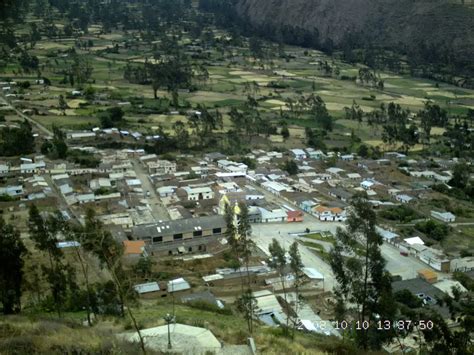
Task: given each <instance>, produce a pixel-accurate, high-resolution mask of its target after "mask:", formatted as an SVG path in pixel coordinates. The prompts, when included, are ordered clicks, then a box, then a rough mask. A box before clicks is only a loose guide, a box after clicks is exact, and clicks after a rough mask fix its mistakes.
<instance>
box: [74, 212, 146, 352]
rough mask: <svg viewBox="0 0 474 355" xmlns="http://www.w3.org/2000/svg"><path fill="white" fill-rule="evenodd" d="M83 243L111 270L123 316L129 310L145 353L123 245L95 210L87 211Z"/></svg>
mask: <svg viewBox="0 0 474 355" xmlns="http://www.w3.org/2000/svg"><path fill="white" fill-rule="evenodd" d="M83 243H84V248H85V249H86V250H88V251H90V252H91V253H93V254H94V255H96V256H97V258H98V259H99V261H100V262H101V264H102V265H103V266H105V267H106V268H107V270H108V271H109V273H110V275H111V277H112V281H113V283H114V285H115V289H116V292H117V295H118V297H119V299H120V304H121V314H122V316H123V315H124V312H125V309H126V310H127V313H128V315H129V317H130V320H131V321H132V324H133V327H134V328H135V330H136V332H137V334H138V338H139V340H140V347H141V350H142V352H143V354H146V348H145V342H144V338H143V336H142V333H141V332H140V327H139V326H138V323H137V320H136V318H135V316H134V314H133V311H132V308H131V307H130V305H128V298H129V297H131V295H132V291H131V285H130V282H129V281H128V280H127V277H126V275H125V272H124V270H123V265H122V256H123V247H122V245H121V244H120V243H118V242H117V241H116V240H115V239H114V237H113V236H112V234H111V233H110V232H108V231H105V230H104V229H103V225H102V223H101V222H100V221H99V220H97V218H96V217H95V212H94V211H93V210H91V209H89V210H87V212H86V222H85V226H84V239H83Z"/></svg>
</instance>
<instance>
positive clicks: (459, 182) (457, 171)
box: [449, 163, 471, 189]
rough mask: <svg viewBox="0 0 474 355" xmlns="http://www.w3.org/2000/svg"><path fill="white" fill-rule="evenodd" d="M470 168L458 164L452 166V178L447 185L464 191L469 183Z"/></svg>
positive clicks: (464, 164)
mask: <svg viewBox="0 0 474 355" xmlns="http://www.w3.org/2000/svg"><path fill="white" fill-rule="evenodd" d="M470 172H471V167H470V166H468V165H467V164H466V163H458V164H456V165H455V166H454V169H453V177H452V179H451V180H449V184H450V185H451V186H453V187H457V188H459V189H465V188H466V186H467V185H468V183H469V178H470Z"/></svg>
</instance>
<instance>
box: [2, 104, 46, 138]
mask: <svg viewBox="0 0 474 355" xmlns="http://www.w3.org/2000/svg"><path fill="white" fill-rule="evenodd" d="M0 102H2V103H4V104H5V105H6V107H8V108H10V109H12V110H13V111H15V112H16V114H17V115H18V116H20V117H21V118H24V119H25V120H27V121H28V122H29V123H31V124H32V125H33V126H35V127H36V128H38V130H40V131H41V132H43V133H44V134H45V135H46V138H52V137H53V132H51V131H50V130H49V129H48V128H46V127H45V126H43V125H42V124H41V123H38V122H37V121H35V120H34V119H32V118H31V117H28V116H27V115H25V114H24V113H23V112H21V111H20V110H18V109H17V108H16V107H15V106H13V105H12V104H11V103H10V102H8V101H7V100H6V99H5V97H3V96H0Z"/></svg>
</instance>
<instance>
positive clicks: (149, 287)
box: [133, 281, 160, 295]
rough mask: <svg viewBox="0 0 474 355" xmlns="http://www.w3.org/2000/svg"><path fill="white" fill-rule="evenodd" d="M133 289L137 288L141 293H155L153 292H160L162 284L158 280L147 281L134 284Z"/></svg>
mask: <svg viewBox="0 0 474 355" xmlns="http://www.w3.org/2000/svg"><path fill="white" fill-rule="evenodd" d="M133 289H134V290H135V292H136V293H138V294H139V295H143V294H147V293H153V292H159V291H160V285H158V282H156V281H154V282H147V283H144V284H139V285H135V286H133Z"/></svg>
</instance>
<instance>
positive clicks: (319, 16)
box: [237, 0, 474, 45]
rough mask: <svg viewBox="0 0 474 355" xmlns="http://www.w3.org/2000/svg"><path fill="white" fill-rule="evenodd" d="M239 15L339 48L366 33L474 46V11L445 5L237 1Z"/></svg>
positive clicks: (422, 0) (403, 0)
mask: <svg viewBox="0 0 474 355" xmlns="http://www.w3.org/2000/svg"><path fill="white" fill-rule="evenodd" d="M237 9H238V11H239V13H240V14H241V15H243V16H246V17H248V18H249V19H250V20H251V21H252V22H253V23H256V24H260V23H265V22H271V23H273V24H279V25H280V26H281V25H290V26H299V27H303V28H305V29H307V30H312V29H313V28H315V27H316V28H317V29H318V31H319V33H320V36H321V38H322V39H325V38H331V39H332V40H333V41H334V42H335V43H339V42H340V41H341V39H342V38H343V37H344V35H345V34H346V33H348V32H363V33H365V34H367V35H369V36H370V37H371V38H372V39H374V40H377V39H378V40H379V42H380V43H383V42H385V41H387V40H388V41H389V42H399V41H402V42H409V41H410V40H412V39H420V38H425V39H426V40H427V41H430V42H431V41H433V42H443V41H449V42H451V41H453V42H454V43H453V44H454V45H461V43H462V42H464V41H466V40H467V41H468V42H469V44H470V45H473V44H474V11H473V10H472V9H471V8H469V7H466V6H462V5H458V4H453V3H450V2H447V1H444V0H418V1H416V0H309V1H308V0H238V1H237Z"/></svg>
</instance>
